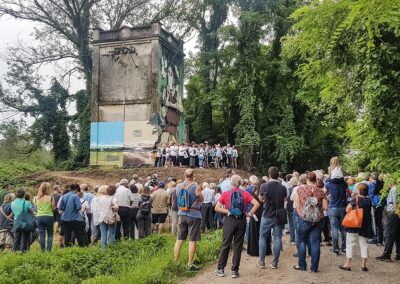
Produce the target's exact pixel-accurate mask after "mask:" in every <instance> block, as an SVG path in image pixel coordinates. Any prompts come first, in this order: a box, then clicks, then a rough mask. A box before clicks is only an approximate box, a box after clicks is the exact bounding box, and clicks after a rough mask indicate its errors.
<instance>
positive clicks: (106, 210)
mask: <svg viewBox="0 0 400 284" xmlns="http://www.w3.org/2000/svg"><path fill="white" fill-rule="evenodd" d="M116 191H117V188H116V187H115V186H113V185H110V186H108V187H107V189H106V194H105V195H103V196H101V197H100V200H99V205H100V216H99V224H100V232H101V248H102V249H105V248H106V246H107V243H108V244H110V245H112V244H114V243H115V235H116V228H117V212H118V200H117V198H116V197H115V192H116Z"/></svg>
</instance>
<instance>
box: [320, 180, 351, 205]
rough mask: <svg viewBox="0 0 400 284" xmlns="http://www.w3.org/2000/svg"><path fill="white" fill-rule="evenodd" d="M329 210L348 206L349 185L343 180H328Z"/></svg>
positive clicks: (326, 185) (326, 184)
mask: <svg viewBox="0 0 400 284" xmlns="http://www.w3.org/2000/svg"><path fill="white" fill-rule="evenodd" d="M325 187H326V189H327V190H328V200H329V208H345V207H346V206H347V195H346V190H347V184H346V182H345V181H344V179H343V178H337V179H327V180H326V183H325Z"/></svg>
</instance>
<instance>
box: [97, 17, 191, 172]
mask: <svg viewBox="0 0 400 284" xmlns="http://www.w3.org/2000/svg"><path fill="white" fill-rule="evenodd" d="M152 25H159V24H157V23H155V24H152ZM153 30H157V29H154V26H153V28H151V27H148V30H147V31H145V30H144V28H143V27H141V28H138V29H135V28H131V29H130V31H132V32H133V33H132V34H134V33H135V31H138V33H139V32H140V33H141V34H143V33H145V32H148V33H150V32H151V33H152V34H151V35H152V37H153V39H152V40H151V41H149V40H147V38H148V37H146V36H144V38H146V40H143V38H140V37H137V38H130V37H129V30H127V29H126V28H125V29H124V31H123V34H124V36H125V37H126V38H129V40H125V41H123V42H119V40H121V38H120V36H121V34H120V33H119V31H102V32H100V38H101V35H102V34H103V33H104V42H100V41H99V42H95V43H94V45H93V47H94V48H93V50H94V53H93V62H97V64H94V71H93V84H94V87H95V88H94V89H93V98H92V99H94V101H95V102H96V103H97V105H96V103H95V104H94V105H95V108H94V109H93V110H94V111H95V112H94V113H95V115H94V116H92V119H93V121H92V124H91V136H90V151H91V155H90V164H91V165H96V166H116V167H125V168H128V167H132V166H139V165H143V164H152V163H153V161H152V159H151V151H152V149H153V147H154V145H155V144H157V143H162V144H170V143H172V142H183V141H185V139H186V137H185V135H186V132H185V124H184V118H183V112H184V110H183V104H182V98H183V86H184V85H183V83H184V81H183V80H184V78H183V63H184V62H183V53H182V50H183V49H182V44H181V43H179V42H178V41H168V42H165V41H163V40H162V39H161V38H164V39H165V38H166V35H165V34H164V35H162V36H160V35H159V34H158V33H157V34H153ZM163 33H165V31H163V30H162V29H161V34H163ZM168 36H169V34H168ZM110 39H112V40H110ZM124 39H125V38H124ZM154 64H155V65H154Z"/></svg>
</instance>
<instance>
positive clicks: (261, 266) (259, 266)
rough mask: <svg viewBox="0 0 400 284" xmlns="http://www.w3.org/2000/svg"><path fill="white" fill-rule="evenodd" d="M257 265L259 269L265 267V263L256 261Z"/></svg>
mask: <svg viewBox="0 0 400 284" xmlns="http://www.w3.org/2000/svg"><path fill="white" fill-rule="evenodd" d="M257 267H258V268H260V269H265V263H262V262H258V263H257Z"/></svg>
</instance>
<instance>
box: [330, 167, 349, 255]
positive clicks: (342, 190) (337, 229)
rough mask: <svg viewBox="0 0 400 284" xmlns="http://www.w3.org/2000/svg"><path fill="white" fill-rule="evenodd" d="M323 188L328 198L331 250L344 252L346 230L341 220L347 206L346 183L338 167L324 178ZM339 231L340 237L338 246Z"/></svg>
mask: <svg viewBox="0 0 400 284" xmlns="http://www.w3.org/2000/svg"><path fill="white" fill-rule="evenodd" d="M325 188H326V190H327V195H328V200H329V206H328V217H329V221H330V223H331V226H332V241H333V248H332V249H331V252H332V253H334V254H335V255H339V253H340V252H341V253H346V231H345V229H344V227H343V226H342V221H343V218H344V216H345V215H346V206H347V193H346V190H347V184H346V182H345V181H344V178H343V172H342V170H341V169H340V167H335V168H334V169H333V170H331V177H330V178H329V179H327V180H326V183H325ZM339 233H340V237H341V239H342V243H341V246H340V247H339Z"/></svg>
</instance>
